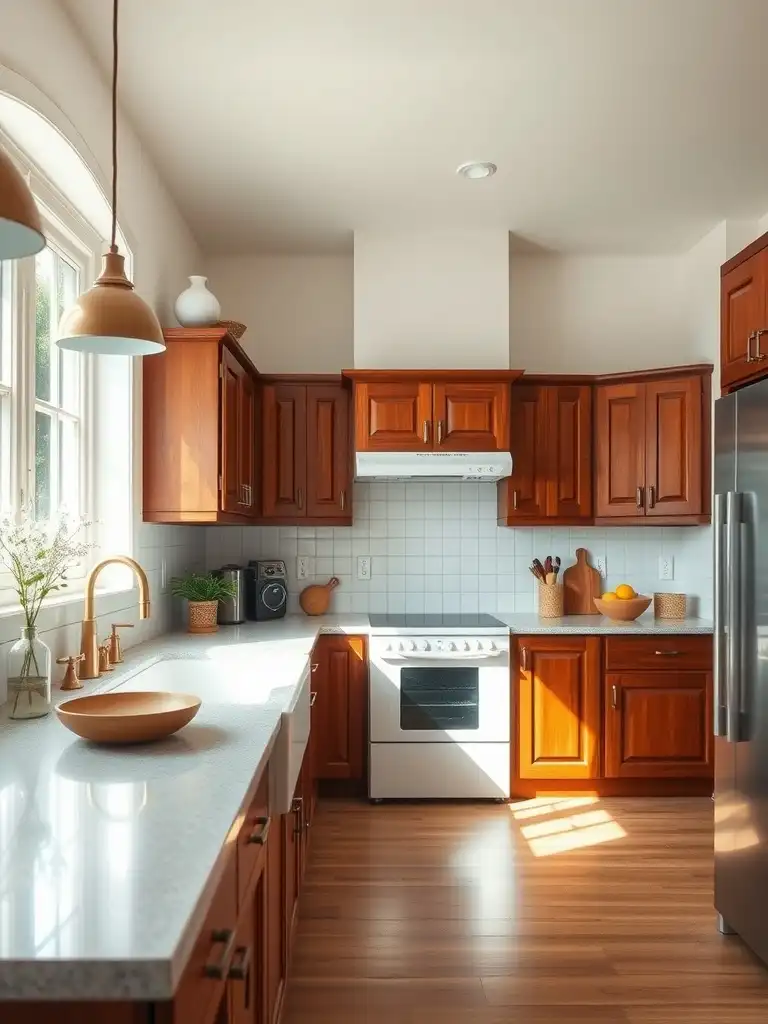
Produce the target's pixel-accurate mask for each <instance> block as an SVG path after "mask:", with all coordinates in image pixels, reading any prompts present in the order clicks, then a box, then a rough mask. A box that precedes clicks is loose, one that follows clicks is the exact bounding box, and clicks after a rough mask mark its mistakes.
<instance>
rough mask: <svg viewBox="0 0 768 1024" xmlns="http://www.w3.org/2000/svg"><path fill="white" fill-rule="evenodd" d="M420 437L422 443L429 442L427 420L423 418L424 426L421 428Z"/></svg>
mask: <svg viewBox="0 0 768 1024" xmlns="http://www.w3.org/2000/svg"><path fill="white" fill-rule="evenodd" d="M421 439H422V441H423V442H424V444H429V420H424V426H423V427H422V428H421Z"/></svg>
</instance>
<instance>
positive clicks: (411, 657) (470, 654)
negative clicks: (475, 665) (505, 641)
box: [379, 651, 507, 665]
mask: <svg viewBox="0 0 768 1024" xmlns="http://www.w3.org/2000/svg"><path fill="white" fill-rule="evenodd" d="M506 653H507V652H506V651H481V652H479V653H478V652H477V651H465V652H462V651H457V652H455V653H453V654H451V655H449V656H448V657H444V656H442V655H441V654H440V652H439V651H438V652H436V651H404V652H403V653H402V654H381V655H379V657H380V658H381V659H382V661H419V660H425V661H441V662H444V663H445V664H447V665H450V663H451V662H452V661H486V660H487V659H489V658H502V657H504V656H505V655H506Z"/></svg>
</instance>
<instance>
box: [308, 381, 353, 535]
mask: <svg viewBox="0 0 768 1024" xmlns="http://www.w3.org/2000/svg"><path fill="white" fill-rule="evenodd" d="M307 515H308V516H326V517H331V516H333V517H337V516H338V517H345V518H348V519H351V518H352V491H351V486H350V449H349V391H348V390H347V389H346V388H345V387H343V386H342V385H341V384H338V385H335V384H328V385H319V384H318V385H314V384H313V385H309V386H308V387H307Z"/></svg>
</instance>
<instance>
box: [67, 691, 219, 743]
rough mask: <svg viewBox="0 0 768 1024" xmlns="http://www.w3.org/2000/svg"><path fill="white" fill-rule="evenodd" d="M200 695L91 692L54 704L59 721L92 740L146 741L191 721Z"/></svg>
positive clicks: (173, 731) (108, 741)
mask: <svg viewBox="0 0 768 1024" xmlns="http://www.w3.org/2000/svg"><path fill="white" fill-rule="evenodd" d="M200 703H201V701H200V698H199V697H193V696H191V695H190V694H188V693H138V692H134V691H130V690H128V691H125V692H124V693H117V692H115V693H94V694H92V695H91V696H90V697H75V699H74V700H66V701H64V703H63V704H60V705H59V706H58V707H57V708H56V714H57V715H58V716H59V721H60V722H61V723H62V725H65V726H66V727H67V729H69V730H70V731H71V732H74V733H76V734H77V735H78V736H82V738H83V739H84V740H91V741H92V742H93V743H148V742H150V741H151V740H161V739H163V738H164V737H166V736H170V735H172V734H173V733H175V732H178V731H179V729H183V728H184V726H185V725H187V724H188V723H189V722H191V721H192V719H193V718H194V717H195V715H196V714H197V712H198V710H199V708H200Z"/></svg>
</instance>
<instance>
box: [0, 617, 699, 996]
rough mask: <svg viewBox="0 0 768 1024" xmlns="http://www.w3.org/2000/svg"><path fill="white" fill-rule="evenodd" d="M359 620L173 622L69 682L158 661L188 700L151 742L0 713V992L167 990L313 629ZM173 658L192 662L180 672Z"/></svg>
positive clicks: (587, 624)
mask: <svg viewBox="0 0 768 1024" xmlns="http://www.w3.org/2000/svg"><path fill="white" fill-rule="evenodd" d="M498 618H500V619H501V620H502V621H504V622H505V623H507V624H508V625H509V626H510V628H511V629H512V631H513V632H518V633H540V632H545V633H546V632H549V633H607V634H611V635H614V634H615V635H624V634H630V635H632V634H637V633H660V632H663V633H672V634H674V633H710V632H711V631H712V627H711V624H710V623H708V622H706V621H704V620H686V621H684V622H672V621H664V622H659V621H656V620H654V619H653V618H652V617H651V618H648V617H646V616H643V617H642V618H641V619H640V620H638V621H637V622H636V623H629V624H618V623H612V622H610V621H608V620H605V619H602V618H600V617H599V616H570V617H566V618H564V619H558V620H546V619H544V620H542V619H540V618H539V617H538V615H517V614H509V615H506V614H500V615H498ZM369 629H370V627H369V623H368V616H367V615H338V616H336V615H327V616H319V617H316V618H311V619H310V618H306V617H304V616H289V617H288V618H285V619H282V620H278V621H277V622H273V623H249V624H247V625H244V626H231V627H226V628H222V629H221V630H220V631H219V633H217V634H215V635H213V636H202V637H193V636H188V635H186V634H174V635H171V636H167V637H163V638H161V639H160V640H157V641H154V642H153V643H150V644H144V645H141V646H140V647H136V648H133V649H132V650H130V651H128V652H127V654H126V660H125V664H123V665H121V666H117V667H116V669H115V671H114V672H112V673H110V674H109V675H108V676H106V677H102V678H101V679H100V680H98V681H93V682H92V683H86V685H85V688H84V689H83V690H81V691H78V693H77V694H75V696H76V695H84V694H87V693H93V692H97V691H99V690H104V689H113V688H115V687H116V686H121V685H123V684H126V685H127V688H136V689H138V688H140V686H141V683H140V680H136V681H135V683H131V677H132V676H133V675H135V674H136V673H137V672H139V671H141V670H143V669H144V668H146V667H148V666H150V665H152V664H154V663H156V662H163V665H164V667H163V668H162V669H155V670H153V673H152V676H153V682H152V684H151V685H150V684H147V688H150V689H154V688H159V687H160V685H161V684H162V688H165V689H170V690H178V691H183V690H186V689H191V690H192V691H193V692H195V693H196V694H198V695H199V696H200V697H202V699H203V703H202V706H201V708H200V711H199V713H198V715H197V717H196V718H195V719H194V721H193V722H192V723H191V724H190V725H189V726H187V727H186V729H184V730H182V732H180V733H178V734H177V735H176V736H173V737H170V738H169V739H168V740H165V741H163V742H161V743H155V744H151V745H148V746H137V747H132V748H125V749H122V750H121V749H119V748H111V749H107V748H101V747H96V746H92V745H89V744H87V743H84V742H83V741H82V740H79V739H78V738H77V737H76V736H74V735H73V734H72V733H70V732H68V731H67V730H66V729H65V728H64V727H63V726H62V725H61V724H60V723H59V721H58V719H57V718H56V716H55V715H51V716H49V717H47V718H44V719H37V720H35V721H30V722H13V721H9V720H8V719H7V717H6V716H5V713H4V714H3V716H2V717H0V1000H3V999H49V1000H54V999H68V998H69V999H135V1000H154V999H158V1000H161V999H167V998H169V997H170V996H171V995H172V993H173V991H174V989H175V986H176V984H177V982H178V979H179V976H180V974H181V972H182V970H183V968H184V965H185V963H186V959H187V956H188V953H189V949H190V944H191V942H192V941H193V940H194V937H195V935H196V934H197V931H198V929H199V927H200V925H201V923H202V919H203V917H204V915H205V913H206V911H207V908H208V903H209V902H210V897H211V894H212V890H213V887H214V886H215V884H216V882H217V880H218V873H217V872H218V868H219V867H220V852H221V849H222V846H223V845H224V843H225V841H226V839H227V837H228V835H229V833H230V831H231V829H232V825H233V823H234V821H235V819H236V817H237V814H238V812H239V810H240V808H241V806H242V805H243V803H244V801H245V800H246V798H247V797H248V795H249V792H250V791H251V790H252V787H253V784H254V782H255V780H256V778H257V776H258V773H259V772H260V771H261V768H262V767H263V766H264V765H265V764H266V762H267V760H268V758H269V754H270V751H271V749H272V746H273V744H274V741H275V738H276V736H277V733H278V730H279V728H280V714H281V711H282V710H284V709H285V708H286V707H287V706H288V705H289V704H290V702H291V699H292V697H293V696H294V692H295V689H296V686H297V685H298V683H299V681H300V679H301V676H302V673H303V670H304V668H305V666H306V662H307V657H308V654H309V652H310V650H311V648H312V645H313V643H314V641H315V638H316V636H317V634H318V633H319V632H345V633H366V632H368V631H369ZM185 660H186V661H190V660H192V661H196V662H197V664H196V665H195V666H194V670H193V668H192V666H191V665H190V666H189V668H188V670H186V671H185V669H184V668H183V667H182V666H183V662H184V661H185ZM201 662H202V663H203V665H202V667H201V664H200V663H201ZM207 664H209V665H210V675H209V676H208V675H206V672H205V666H206V665H207ZM55 693H56V699H57V701H60V700H64V699H67V698H68V697H70V696H71V695H70V694H62V693H61V691H59V690H56V691H55Z"/></svg>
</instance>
